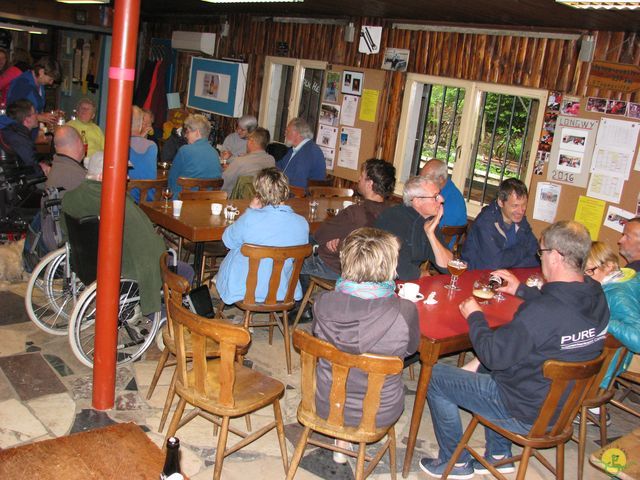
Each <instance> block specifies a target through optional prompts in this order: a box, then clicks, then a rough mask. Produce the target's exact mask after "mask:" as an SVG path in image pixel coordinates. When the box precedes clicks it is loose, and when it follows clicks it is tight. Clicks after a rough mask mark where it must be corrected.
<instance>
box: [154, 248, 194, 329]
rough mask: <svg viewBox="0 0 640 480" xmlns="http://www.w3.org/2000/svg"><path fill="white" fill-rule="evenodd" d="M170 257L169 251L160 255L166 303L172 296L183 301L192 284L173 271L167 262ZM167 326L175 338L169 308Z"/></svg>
mask: <svg viewBox="0 0 640 480" xmlns="http://www.w3.org/2000/svg"><path fill="white" fill-rule="evenodd" d="M168 259H169V252H164V253H163V254H162V255H160V277H161V278H162V291H163V293H164V300H165V305H167V304H168V303H169V299H170V298H173V299H175V300H176V302H182V297H183V296H184V295H186V294H187V293H189V290H191V285H189V282H188V281H187V279H186V278H184V277H183V276H182V275H178V274H177V273H175V272H173V271H171V269H170V268H169V265H168V264H167V260H168ZM167 328H168V329H169V336H170V337H171V338H175V332H174V329H173V322H172V321H171V313H170V312H169V311H168V309H167Z"/></svg>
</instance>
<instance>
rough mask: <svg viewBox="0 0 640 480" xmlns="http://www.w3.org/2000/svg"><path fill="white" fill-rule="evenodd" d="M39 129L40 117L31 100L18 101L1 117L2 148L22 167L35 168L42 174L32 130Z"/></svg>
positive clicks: (0, 134)
mask: <svg viewBox="0 0 640 480" xmlns="http://www.w3.org/2000/svg"><path fill="white" fill-rule="evenodd" d="M37 127H38V117H37V114H36V110H35V108H34V107H33V104H32V103H31V102H30V101H29V100H16V101H15V102H13V103H11V104H10V105H9V107H8V108H7V114H6V115H2V116H0V148H2V150H4V151H5V152H6V153H7V154H9V155H10V156H11V155H12V156H14V157H15V159H16V160H17V161H18V164H19V165H20V166H21V167H33V169H34V171H35V172H36V173H41V170H40V167H39V166H38V162H37V155H36V144H35V142H34V140H33V137H32V136H31V130H32V129H34V128H37Z"/></svg>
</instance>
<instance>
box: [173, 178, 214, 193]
mask: <svg viewBox="0 0 640 480" xmlns="http://www.w3.org/2000/svg"><path fill="white" fill-rule="evenodd" d="M223 183H224V180H223V179H221V178H189V177H178V185H180V186H181V187H182V189H183V190H191V189H193V188H195V189H196V190H205V189H211V190H220V189H221V188H222V184H223Z"/></svg>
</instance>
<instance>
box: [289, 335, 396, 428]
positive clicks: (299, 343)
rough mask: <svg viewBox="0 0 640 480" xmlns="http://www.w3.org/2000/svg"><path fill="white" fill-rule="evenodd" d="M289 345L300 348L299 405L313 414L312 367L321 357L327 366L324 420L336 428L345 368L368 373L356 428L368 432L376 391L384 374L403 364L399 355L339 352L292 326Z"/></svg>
mask: <svg viewBox="0 0 640 480" xmlns="http://www.w3.org/2000/svg"><path fill="white" fill-rule="evenodd" d="M293 345H294V346H295V347H296V348H297V349H299V350H300V362H301V374H302V385H301V388H302V400H301V408H303V409H304V410H305V411H306V412H313V414H314V415H315V414H316V366H317V363H318V359H320V358H322V359H324V360H325V361H326V362H328V363H329V364H330V365H331V376H332V383H331V392H330V394H329V399H328V401H329V416H328V417H327V420H326V421H327V423H328V424H329V425H332V426H335V427H336V429H339V428H341V427H343V426H344V406H345V403H346V396H347V377H348V376H349V370H350V369H352V368H358V369H360V370H362V371H363V372H365V373H366V374H368V382H367V393H366V394H365V397H364V401H363V403H362V418H361V420H360V425H359V426H358V428H359V429H360V430H361V431H363V433H367V434H371V433H374V432H375V430H376V415H377V413H378V408H379V407H380V393H381V392H382V386H383V385H384V381H385V379H386V377H387V375H399V374H400V373H402V369H403V368H404V364H403V362H402V360H401V359H400V358H399V357H390V356H386V355H376V354H372V353H363V354H360V355H353V354H350V353H346V352H342V351H340V350H338V349H337V348H336V347H334V346H333V345H331V344H330V343H328V342H325V341H324V340H320V339H319V338H316V337H314V336H313V335H310V334H309V333H307V332H305V331H303V330H300V329H296V330H294V331H293Z"/></svg>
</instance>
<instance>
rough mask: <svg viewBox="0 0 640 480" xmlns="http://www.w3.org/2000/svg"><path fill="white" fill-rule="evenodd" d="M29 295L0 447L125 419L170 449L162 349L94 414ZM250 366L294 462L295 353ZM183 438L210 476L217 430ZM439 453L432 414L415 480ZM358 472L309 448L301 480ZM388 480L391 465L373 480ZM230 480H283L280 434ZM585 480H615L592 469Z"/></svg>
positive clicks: (258, 447) (10, 325)
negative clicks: (267, 394)
mask: <svg viewBox="0 0 640 480" xmlns="http://www.w3.org/2000/svg"><path fill="white" fill-rule="evenodd" d="M24 288H25V286H24V284H17V285H13V286H11V287H9V291H7V292H0V302H2V305H1V306H0V312H1V313H0V448H1V449H6V448H10V447H13V446H17V445H21V444H24V443H28V442H33V441H39V440H44V439H48V438H53V437H58V436H62V435H67V434H69V433H73V432H79V431H83V430H89V429H93V428H97V427H101V426H105V425H108V424H110V423H113V422H125V421H133V422H136V423H137V424H139V425H140V426H142V427H143V429H145V431H147V432H148V435H149V437H150V438H151V439H152V440H153V441H154V442H156V443H157V444H158V445H161V444H162V442H163V438H164V436H163V434H161V433H158V431H157V430H158V424H159V422H160V416H161V412H162V407H163V404H164V401H165V396H166V393H167V389H168V385H169V381H170V378H171V377H170V375H171V373H170V371H169V370H168V369H167V370H165V372H164V373H163V375H162V377H161V378H160V381H159V384H158V387H157V388H156V390H155V392H154V394H153V396H152V397H151V399H150V400H146V392H147V390H148V386H149V382H150V379H151V377H152V375H153V372H154V369H155V366H156V361H157V358H158V356H159V351H158V350H157V348H156V347H155V345H154V346H153V347H152V348H151V349H150V350H149V351H148V352H147V354H146V357H145V358H144V359H143V360H141V361H139V362H136V363H134V364H133V365H130V366H127V367H122V368H120V369H119V370H118V373H117V379H116V384H117V386H116V401H115V406H114V408H113V409H112V410H109V411H106V412H99V411H96V410H93V409H92V408H91V383H92V374H91V371H90V370H89V369H88V368H86V367H84V366H83V365H82V364H80V363H79V362H78V361H77V360H76V359H75V357H74V356H73V354H72V353H71V351H70V349H69V346H68V344H67V338H66V337H65V336H62V337H55V336H51V335H48V334H46V333H44V332H41V331H40V330H38V329H37V328H36V327H35V326H34V325H33V324H31V322H29V321H28V320H26V321H25V319H26V314H20V311H21V310H20V309H21V304H22V303H21V302H22V301H23V300H22V292H23V291H24ZM247 359H248V360H250V361H251V362H252V365H253V368H255V369H257V370H260V371H262V372H265V373H268V374H269V375H272V376H274V377H276V378H278V379H279V380H281V381H282V382H283V383H284V384H285V385H287V389H286V391H285V395H284V398H283V399H282V400H281V406H282V410H283V415H284V418H285V424H286V425H287V426H286V435H287V438H288V445H287V446H288V449H289V456H290V457H291V455H292V454H293V449H294V447H295V443H296V442H297V438H298V435H299V433H300V427H299V425H298V423H297V421H296V408H297V406H298V402H299V399H300V392H299V383H300V379H299V368H298V367H297V363H298V356H297V354H295V353H294V354H293V359H294V365H296V368H295V370H294V372H293V373H292V374H291V375H287V374H286V368H285V363H284V353H283V351H282V338H281V337H280V336H279V335H278V334H277V333H276V334H275V335H274V343H273V346H269V345H268V342H267V332H266V329H257V330H256V332H254V334H253V342H252V345H251V349H250V351H249V354H248V355H247ZM405 385H406V393H407V395H406V407H405V412H404V414H403V415H402V417H401V418H400V420H399V421H398V424H397V426H396V432H397V438H398V463H399V464H400V465H401V464H402V461H403V459H404V453H405V450H404V446H405V445H406V438H407V434H408V431H409V425H408V423H409V416H410V413H411V408H412V406H413V400H414V395H415V388H416V384H415V382H412V381H410V380H409V379H408V375H406V374H405ZM638 408H640V405H638ZM466 417H467V418H468V416H466ZM612 419H613V423H612V425H611V427H610V430H609V436H610V438H611V439H613V438H614V437H617V436H620V435H623V434H625V433H628V432H630V431H631V430H632V429H634V428H636V427H637V426H638V425H639V424H640V422H638V421H637V420H636V419H635V417H632V416H630V415H627V414H624V413H622V412H620V411H618V410H617V409H613V411H612ZM270 420H271V412H270V409H265V410H263V411H260V412H258V413H256V414H254V415H252V423H253V428H254V430H255V429H256V428H259V427H260V426H261V425H263V424H265V423H267V422H269V421H270ZM234 422H235V423H236V424H237V425H238V427H239V428H244V421H243V420H242V419H239V420H235V421H234ZM234 422H232V423H234ZM588 435H589V438H588V445H587V454H589V453H590V452H592V451H594V450H595V449H596V448H598V446H597V444H596V443H595V440H596V439H597V436H598V435H597V430H596V429H595V427H589V431H588ZM178 436H179V437H180V440H181V444H182V446H183V448H182V452H183V454H182V467H183V469H184V470H185V472H186V473H187V475H189V477H190V478H192V479H193V480H199V479H209V478H211V476H212V472H213V466H212V465H213V459H214V456H215V441H216V440H215V439H214V438H213V436H212V428H211V424H210V423H209V422H207V421H205V420H202V419H200V418H197V419H195V420H193V421H192V422H191V423H189V424H188V425H186V426H184V427H183V428H182V429H180V430H179V431H178ZM230 441H233V435H230ZM474 442H475V444H476V445H482V443H483V435H482V432H481V429H478V434H477V435H476V438H475V440H474ZM436 454H437V444H436V442H435V438H434V434H433V429H432V426H431V422H430V418H429V412H428V411H425V413H424V415H423V421H422V426H421V428H420V433H419V438H418V444H417V448H416V452H415V454H414V461H413V465H412V468H411V474H410V476H409V478H412V479H417V478H427V477H426V475H424V474H423V473H422V472H421V471H420V470H419V468H418V463H417V462H418V460H419V458H420V457H421V456H425V455H426V456H435V455H436ZM546 455H547V456H548V458H550V459H551V461H552V463H553V458H554V456H555V451H552V450H550V451H548V452H547V453H546ZM576 462H577V449H576V445H575V443H572V442H569V444H568V445H567V449H566V466H567V471H566V478H568V479H571V478H575V477H576ZM354 468H355V465H354V463H353V462H350V463H349V464H347V465H338V464H335V463H334V462H333V461H332V457H331V452H328V451H325V450H322V449H316V448H308V449H307V451H306V455H305V456H304V458H303V460H302V462H301V464H300V468H299V469H298V473H297V475H296V478H297V479H301V480H303V479H314V478H332V479H352V478H353V470H354ZM389 477H390V475H389V471H388V463H387V457H385V458H384V459H383V461H382V463H381V464H380V465H379V466H378V468H377V469H376V471H375V472H374V474H373V475H372V477H371V478H374V479H377V478H380V479H382V478H389ZM507 477H514V475H512V476H507ZM549 477H550V475H549V474H548V472H546V471H544V470H543V467H542V466H541V465H540V464H538V463H537V462H536V461H532V462H531V464H530V467H529V472H528V475H527V478H531V479H544V478H549ZM223 478H225V479H229V480H235V479H247V478H252V479H256V480H257V479H272V478H284V473H283V468H282V462H281V459H280V452H279V448H278V442H277V440H276V434H275V432H270V433H268V434H267V435H266V436H265V437H263V438H261V439H260V440H258V441H256V442H255V443H253V444H251V445H249V446H248V447H246V448H244V449H242V450H240V451H239V452H237V453H234V454H233V455H231V456H229V457H227V458H226V459H225V463H224V469H223ZM487 478H488V477H487ZM585 478H587V479H597V478H607V477H606V476H605V475H604V474H601V473H598V472H597V471H596V470H595V469H593V468H592V467H591V466H590V465H587V466H586V469H585Z"/></svg>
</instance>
